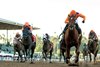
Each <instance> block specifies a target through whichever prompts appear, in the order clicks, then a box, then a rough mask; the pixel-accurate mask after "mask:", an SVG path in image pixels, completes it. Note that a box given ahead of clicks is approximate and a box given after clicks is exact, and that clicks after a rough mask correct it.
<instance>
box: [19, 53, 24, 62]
mask: <svg viewBox="0 0 100 67" xmlns="http://www.w3.org/2000/svg"><path fill="white" fill-rule="evenodd" d="M18 55H19V56H18V60H19V57H20V58H21V61H20V62H22V61H23V58H22V54H21V51H18Z"/></svg>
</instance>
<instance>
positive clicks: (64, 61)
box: [62, 50, 66, 62]
mask: <svg viewBox="0 0 100 67" xmlns="http://www.w3.org/2000/svg"><path fill="white" fill-rule="evenodd" d="M62 55H63V59H64V62H66V58H65V54H64V50H63V51H62Z"/></svg>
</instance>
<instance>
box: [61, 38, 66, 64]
mask: <svg viewBox="0 0 100 67" xmlns="http://www.w3.org/2000/svg"><path fill="white" fill-rule="evenodd" d="M65 52H66V44H65V42H64V39H63V38H62V39H61V40H60V61H61V58H62V56H63V59H64V62H65V61H66V58H65Z"/></svg>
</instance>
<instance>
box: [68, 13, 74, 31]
mask: <svg viewBox="0 0 100 67" xmlns="http://www.w3.org/2000/svg"><path fill="white" fill-rule="evenodd" d="M75 16H76V15H72V16H70V15H68V18H69V26H68V27H69V29H70V30H73V29H74V28H75V21H76V18H75Z"/></svg>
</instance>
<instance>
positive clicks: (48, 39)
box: [43, 33, 50, 43]
mask: <svg viewBox="0 0 100 67" xmlns="http://www.w3.org/2000/svg"><path fill="white" fill-rule="evenodd" d="M43 38H45V39H47V41H48V42H49V43H50V36H49V34H48V33H45V35H44V36H43Z"/></svg>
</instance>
